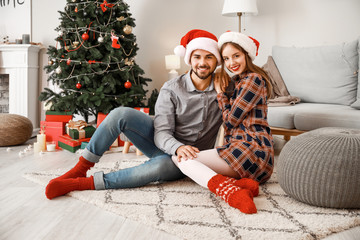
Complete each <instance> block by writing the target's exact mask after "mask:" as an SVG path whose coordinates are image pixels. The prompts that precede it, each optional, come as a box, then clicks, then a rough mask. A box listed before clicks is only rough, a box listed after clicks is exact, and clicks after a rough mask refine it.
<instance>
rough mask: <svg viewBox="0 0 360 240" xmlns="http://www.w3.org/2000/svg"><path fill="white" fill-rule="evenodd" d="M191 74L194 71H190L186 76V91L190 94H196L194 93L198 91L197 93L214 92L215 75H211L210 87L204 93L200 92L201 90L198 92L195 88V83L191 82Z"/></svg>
mask: <svg viewBox="0 0 360 240" xmlns="http://www.w3.org/2000/svg"><path fill="white" fill-rule="evenodd" d="M191 72H192V70H190V71H189V72H188V73H187V74H186V75H185V84H186V90H187V91H188V92H194V91H197V92H210V91H212V90H214V76H215V74H214V73H213V74H212V75H211V82H210V85H209V86H208V87H207V88H206V89H205V90H204V91H199V90H197V89H196V88H195V86H194V83H193V82H192V80H191Z"/></svg>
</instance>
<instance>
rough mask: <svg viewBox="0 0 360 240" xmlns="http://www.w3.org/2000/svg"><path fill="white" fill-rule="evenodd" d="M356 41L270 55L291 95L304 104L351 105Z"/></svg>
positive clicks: (354, 91)
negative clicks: (298, 98)
mask: <svg viewBox="0 0 360 240" xmlns="http://www.w3.org/2000/svg"><path fill="white" fill-rule="evenodd" d="M357 49H358V40H356V41H352V42H349V43H343V44H339V45H333V46H321V47H307V48H295V47H279V46H274V47H273V50H272V56H273V58H274V61H275V63H276V66H277V67H278V69H279V71H280V73H281V76H282V77H283V79H284V81H285V83H286V86H287V89H288V91H289V93H290V95H293V96H297V97H300V98H301V100H302V101H303V102H311V103H330V104H342V105H350V104H352V103H353V102H355V100H356V94H357V84H358V76H357V74H356V71H357V69H358V65H359V54H358V51H357Z"/></svg>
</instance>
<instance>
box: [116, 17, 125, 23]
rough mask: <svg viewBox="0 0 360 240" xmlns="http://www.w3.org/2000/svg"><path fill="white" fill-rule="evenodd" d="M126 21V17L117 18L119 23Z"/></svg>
mask: <svg viewBox="0 0 360 240" xmlns="http://www.w3.org/2000/svg"><path fill="white" fill-rule="evenodd" d="M124 19H125V18H124V16H121V17H118V18H116V20H118V21H119V22H121V21H124Z"/></svg>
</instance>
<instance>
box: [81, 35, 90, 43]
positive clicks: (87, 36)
mask: <svg viewBox="0 0 360 240" xmlns="http://www.w3.org/2000/svg"><path fill="white" fill-rule="evenodd" d="M81 38H82V39H83V40H84V41H86V40H88V39H89V34H87V33H84V34H83V35H82V36H81Z"/></svg>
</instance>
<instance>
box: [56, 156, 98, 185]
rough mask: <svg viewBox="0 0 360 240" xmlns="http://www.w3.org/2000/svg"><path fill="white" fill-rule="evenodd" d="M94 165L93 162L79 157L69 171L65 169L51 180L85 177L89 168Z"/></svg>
mask: <svg viewBox="0 0 360 240" xmlns="http://www.w3.org/2000/svg"><path fill="white" fill-rule="evenodd" d="M94 165H95V163H93V162H89V161H88V160H86V159H85V158H83V157H80V158H79V162H78V163H77V164H76V165H75V167H73V168H72V169H70V170H69V171H67V172H66V173H64V174H63V175H61V176H60V177H57V178H54V179H53V180H61V179H68V178H78V177H86V173H87V171H88V170H89V169H90V168H92V167H93V166H94Z"/></svg>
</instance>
